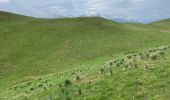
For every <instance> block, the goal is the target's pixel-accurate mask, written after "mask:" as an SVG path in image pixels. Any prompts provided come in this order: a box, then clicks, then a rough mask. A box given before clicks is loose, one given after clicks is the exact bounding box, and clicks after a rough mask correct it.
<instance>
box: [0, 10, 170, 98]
mask: <svg viewBox="0 0 170 100" xmlns="http://www.w3.org/2000/svg"><path fill="white" fill-rule="evenodd" d="M169 29H170V26H169V24H168V21H167V22H166V21H162V22H158V23H153V24H147V25H145V24H122V23H116V22H112V21H110V20H106V19H103V18H99V17H80V18H63V19H37V18H31V17H26V16H21V15H17V14H11V13H6V12H0V30H1V31H0V46H1V47H0V98H5V99H11V98H20V99H23V97H25V98H30V96H31V97H32V99H35V98H40V97H42V99H46V97H49V95H51V94H52V95H56V96H57V95H58V93H60V92H58V84H60V83H62V82H63V81H64V80H66V79H68V80H74V79H75V77H76V76H77V75H79V76H80V77H84V78H85V80H83V82H81V83H82V84H80V87H81V88H83V89H84V90H82V91H86V92H83V95H82V96H78V98H76V99H82V98H84V99H85V98H89V99H104V98H107V99H109V98H108V97H110V98H113V97H115V99H120V98H122V99H123V98H126V99H131V98H132V97H133V96H134V94H135V92H136V91H138V90H136V89H138V88H137V87H139V88H140V89H139V90H141V89H142V90H141V91H143V92H144V93H143V92H142V93H141V98H143V99H145V94H146V95H147V97H146V98H155V99H157V100H159V98H160V99H167V100H168V98H169V97H170V96H169V95H168V94H170V91H169V88H170V86H169V84H168V83H169V80H170V78H169V77H168V76H170V69H169V67H168V66H169V63H170V62H168V60H169V56H170V54H169V53H167V58H166V60H165V61H162V60H161V59H160V60H158V62H154V63H153V66H154V68H153V69H149V70H147V71H143V69H142V68H139V69H132V70H127V71H122V68H116V70H115V71H114V72H113V75H114V77H110V76H107V75H106V76H104V78H103V77H98V74H93V73H98V71H100V70H98V69H100V68H101V67H102V66H103V65H104V64H105V63H106V62H107V61H109V60H110V59H114V58H120V57H122V56H124V55H126V54H128V53H129V52H132V53H133V52H140V51H143V50H145V49H146V48H152V47H155V46H162V45H168V44H169V43H170V40H169V37H170V31H169ZM160 61H161V62H160ZM149 63H150V62H149ZM142 65H144V64H142ZM86 71H87V72H86ZM159 71H160V72H159ZM74 72H75V73H76V74H72V73H74ZM139 72H140V73H139ZM70 74H71V75H70ZM88 76H89V78H88V79H86V77H88ZM96 77H97V78H96ZM153 77H158V78H157V79H153ZM162 77H163V78H162ZM136 78H142V79H143V80H142V81H141V83H138V81H137V82H136V80H135V79H136ZM124 79H125V80H124ZM37 80H39V81H40V82H41V81H51V85H50V86H51V87H50V88H49V89H45V90H44V89H43V86H39V87H38V86H37V85H38V84H39V81H37ZM90 80H91V81H92V82H91V81H90ZM112 80H114V81H112ZM89 81H90V83H92V84H90V85H88V84H86V83H89ZM46 83H48V82H45V84H46ZM120 83H122V85H121V84H120ZM25 84H26V85H25ZM135 84H136V85H135ZM138 84H139V85H140V84H142V85H140V86H138ZM27 85H29V86H27ZM43 85H44V84H43ZM74 85H75V84H74ZM127 85H128V86H129V87H128V86H127ZM159 85H160V86H159ZM18 86H19V87H21V88H18ZM117 86H118V87H117ZM106 87H107V88H106ZM16 88H17V89H16ZM71 89H73V91H74V89H77V85H76V86H73V88H71ZM91 89H94V90H91ZM96 89H97V90H96ZM104 89H105V90H104ZM124 89H125V90H126V89H127V90H128V91H127V92H125V90H124ZM161 89H167V91H166V92H164V90H161ZM160 90H161V91H160ZM90 91H91V92H90ZM157 91H159V92H157ZM114 93H115V95H113V94H114ZM158 93H160V94H158ZM69 94H70V93H69ZM102 94H105V95H102ZM139 94H140V93H139ZM61 95H63V94H61ZM73 95H74V94H72V95H71V98H72V99H74V98H75V97H76V96H73ZM143 95H144V96H143ZM119 96H121V97H119ZM155 96H156V97H155ZM50 97H54V96H50ZM81 97H82V98H81Z"/></svg>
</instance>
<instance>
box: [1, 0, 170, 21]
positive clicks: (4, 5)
mask: <svg viewBox="0 0 170 100" xmlns="http://www.w3.org/2000/svg"><path fill="white" fill-rule="evenodd" d="M0 10H1V11H8V12H14V13H18V14H23V15H28V16H33V17H41V18H61V17H79V16H101V17H105V18H109V19H113V20H119V21H128V22H131V21H132V22H142V23H148V22H152V21H157V20H161V19H166V18H170V0H0Z"/></svg>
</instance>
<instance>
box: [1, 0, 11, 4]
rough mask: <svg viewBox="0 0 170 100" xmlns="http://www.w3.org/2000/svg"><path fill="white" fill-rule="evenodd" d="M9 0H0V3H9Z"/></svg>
mask: <svg viewBox="0 0 170 100" xmlns="http://www.w3.org/2000/svg"><path fill="white" fill-rule="evenodd" d="M9 2H10V0H0V4H1V3H9Z"/></svg>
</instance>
